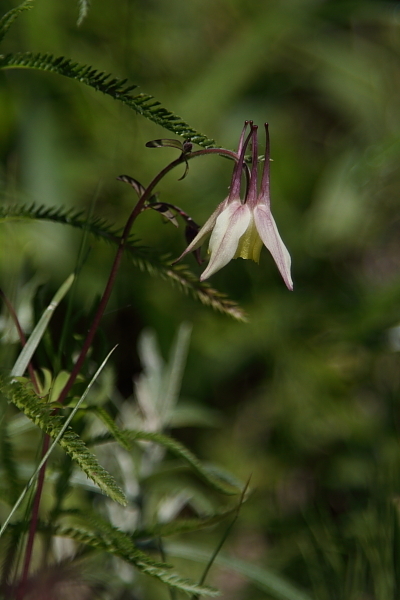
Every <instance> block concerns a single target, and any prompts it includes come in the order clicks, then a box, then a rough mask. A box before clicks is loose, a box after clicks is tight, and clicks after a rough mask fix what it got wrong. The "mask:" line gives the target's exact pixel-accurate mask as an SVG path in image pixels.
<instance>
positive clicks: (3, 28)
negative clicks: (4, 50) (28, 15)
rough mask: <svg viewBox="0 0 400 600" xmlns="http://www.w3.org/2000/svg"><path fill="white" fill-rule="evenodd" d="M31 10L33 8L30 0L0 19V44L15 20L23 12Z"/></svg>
mask: <svg viewBox="0 0 400 600" xmlns="http://www.w3.org/2000/svg"><path fill="white" fill-rule="evenodd" d="M31 8H33V2H32V0H25V2H23V3H22V4H20V5H19V6H16V7H15V8H12V9H11V10H9V11H8V13H6V14H5V15H4V17H2V18H1V19H0V42H1V41H2V40H3V38H4V36H5V35H6V33H7V31H8V30H9V29H10V27H11V25H12V24H13V22H14V21H15V19H17V18H18V17H19V15H20V14H21V13H22V12H24V11H25V10H30V9H31Z"/></svg>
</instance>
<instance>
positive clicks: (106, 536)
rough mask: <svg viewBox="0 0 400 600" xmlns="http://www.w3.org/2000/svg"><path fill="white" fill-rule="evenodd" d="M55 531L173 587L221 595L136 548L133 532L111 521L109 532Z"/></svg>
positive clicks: (204, 593)
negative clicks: (124, 529) (184, 576)
mask: <svg viewBox="0 0 400 600" xmlns="http://www.w3.org/2000/svg"><path fill="white" fill-rule="evenodd" d="M53 532H54V534H55V535H57V536H61V537H68V538H70V539H72V540H74V541H76V542H79V543H81V544H85V545H86V546H90V547H91V548H94V549H96V550H103V551H105V552H107V553H108V554H113V555H114V556H117V557H118V558H121V559H122V560H124V561H126V562H128V563H129V564H131V565H134V566H135V567H136V568H137V569H138V570H139V571H141V572H142V573H145V574H146V575H150V576H151V577H155V578H156V579H159V580H160V581H162V582H163V583H165V584H166V585H168V586H169V587H171V588H176V589H178V590H180V591H182V592H186V593H188V594H197V595H199V596H217V595H218V590H216V589H214V588H211V587H209V586H206V585H199V584H197V583H195V582H194V581H190V580H188V579H184V578H182V577H181V576H180V575H178V574H177V573H174V572H173V571H171V568H172V567H171V566H170V565H168V564H165V563H159V562H156V561H154V560H153V559H152V558H151V557H150V556H148V555H147V554H145V553H144V552H142V551H141V550H139V549H138V548H136V546H135V545H134V544H133V542H132V540H131V538H130V536H129V534H127V533H123V532H122V531H119V530H117V529H116V528H113V527H112V526H111V525H109V528H108V533H106V532H105V529H102V531H101V532H100V531H99V532H98V533H93V532H92V531H90V530H89V529H86V528H77V527H56V528H55V529H54V530H53Z"/></svg>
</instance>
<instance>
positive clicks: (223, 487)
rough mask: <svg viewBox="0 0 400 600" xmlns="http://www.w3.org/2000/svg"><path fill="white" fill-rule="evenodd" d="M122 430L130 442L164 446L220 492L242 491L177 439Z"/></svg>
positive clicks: (99, 441) (100, 439)
mask: <svg viewBox="0 0 400 600" xmlns="http://www.w3.org/2000/svg"><path fill="white" fill-rule="evenodd" d="M122 432H123V434H124V439H125V440H130V441H131V442H132V443H135V442H143V441H147V442H155V443H156V444H160V445H161V446H164V448H166V449H167V450H168V451H169V452H171V454H173V455H174V456H177V457H178V458H181V459H182V460H184V461H185V462H186V463H187V464H188V465H189V466H190V467H191V468H192V469H193V471H194V472H195V473H197V475H198V476H200V477H201V478H202V479H203V480H205V481H206V482H207V483H208V485H210V486H211V487H212V488H213V489H215V490H216V491H217V492H221V493H222V494H226V495H228V496H233V495H236V494H240V493H241V492H242V489H241V488H240V486H239V485H238V484H236V483H234V482H228V481H227V480H226V479H225V478H224V479H223V478H222V477H220V476H219V475H217V474H216V473H215V471H214V470H213V469H211V468H208V467H205V466H204V465H203V464H202V463H201V462H200V461H199V460H198V458H196V456H195V455H194V454H192V452H190V450H188V449H187V448H186V447H185V446H184V445H183V444H181V443H180V442H178V441H177V440H175V439H173V438H171V437H169V436H167V435H164V434H162V433H154V432H150V431H139V430H133V429H122ZM110 441H114V437H113V436H112V437H111V436H110V435H108V434H105V435H100V436H97V437H96V438H93V439H92V440H91V441H90V445H91V446H92V445H93V446H94V445H96V444H103V443H107V442H110ZM88 443H89V442H88Z"/></svg>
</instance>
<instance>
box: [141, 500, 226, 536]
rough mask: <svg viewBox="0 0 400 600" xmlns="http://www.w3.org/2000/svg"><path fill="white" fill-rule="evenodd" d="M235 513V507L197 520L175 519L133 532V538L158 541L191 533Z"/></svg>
mask: <svg viewBox="0 0 400 600" xmlns="http://www.w3.org/2000/svg"><path fill="white" fill-rule="evenodd" d="M236 511H237V507H236V506H234V507H233V508H230V509H229V510H225V511H223V512H219V513H217V514H215V515H211V516H208V517H201V518H197V519H194V518H193V519H176V520H175V521H171V522H170V523H158V524H157V525H155V526H154V527H149V528H146V529H137V530H135V532H134V533H133V537H134V538H135V539H137V540H141V539H152V538H157V539H159V538H161V537H165V536H169V535H175V534H181V533H193V532H195V531H199V530H200V529H205V528H207V527H212V526H213V525H217V524H218V523H220V522H221V521H223V520H224V519H226V517H229V516H231V515H233V514H234V513H235V512H236Z"/></svg>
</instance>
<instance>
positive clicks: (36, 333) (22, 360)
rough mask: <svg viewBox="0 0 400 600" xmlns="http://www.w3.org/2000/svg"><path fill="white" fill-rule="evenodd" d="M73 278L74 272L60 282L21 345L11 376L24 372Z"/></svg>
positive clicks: (20, 374) (17, 375)
mask: <svg viewBox="0 0 400 600" xmlns="http://www.w3.org/2000/svg"><path fill="white" fill-rule="evenodd" d="M74 278H75V275H74V274H72V275H70V276H69V277H68V279H66V280H65V281H64V283H63V284H62V286H61V287H60V289H59V290H58V291H57V292H56V294H55V295H54V297H53V299H52V301H51V302H50V304H49V306H48V307H47V308H46V310H45V311H44V313H43V315H42V316H41V318H40V320H39V322H38V324H37V325H36V327H35V329H34V330H33V331H32V333H31V335H30V336H29V340H28V341H27V343H26V344H25V346H24V347H23V349H22V351H21V354H20V355H19V357H18V358H17V360H16V362H15V365H14V367H13V369H12V371H11V376H12V377H22V375H23V374H24V373H25V370H26V368H27V366H28V364H29V363H30V361H31V358H32V356H33V354H34V352H35V350H36V348H37V347H38V345H39V342H40V340H41V339H42V337H43V334H44V332H45V331H46V327H47V325H48V324H49V321H50V319H51V317H52V316H53V313H54V311H55V309H56V308H57V306H58V305H59V303H60V302H61V300H62V299H63V298H64V296H65V294H66V293H67V292H68V290H69V289H70V287H71V285H72V283H73V281H74Z"/></svg>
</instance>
